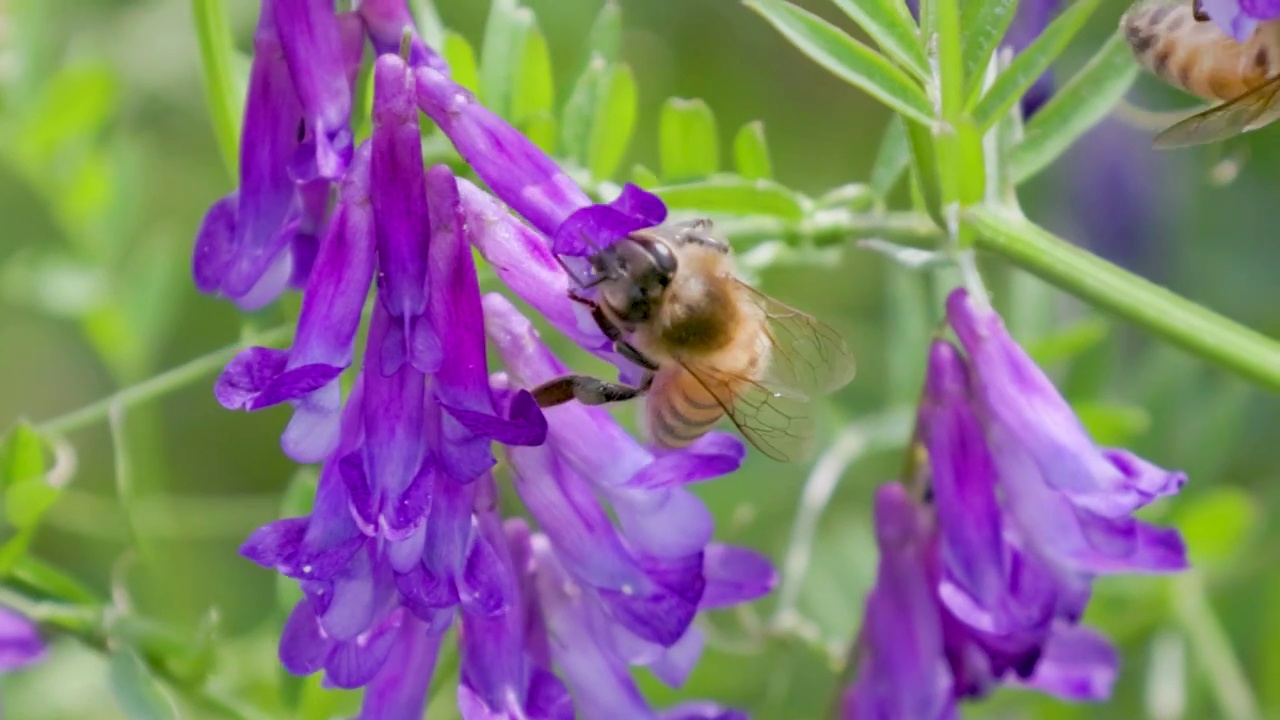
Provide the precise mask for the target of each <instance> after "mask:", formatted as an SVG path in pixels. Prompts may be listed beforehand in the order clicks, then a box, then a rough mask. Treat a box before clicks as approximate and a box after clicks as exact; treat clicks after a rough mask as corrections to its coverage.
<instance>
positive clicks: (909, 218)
mask: <svg viewBox="0 0 1280 720" xmlns="http://www.w3.org/2000/svg"><path fill="white" fill-rule="evenodd" d="M717 227H718V228H719V229H721V230H722V231H723V232H724V234H725V235H727V236H729V237H730V238H732V239H733V241H734V242H735V243H737V242H741V243H743V244H746V245H750V244H752V243H753V242H760V241H764V240H775V239H778V238H790V239H792V240H804V241H807V242H811V243H813V244H814V245H817V246H819V247H822V246H828V245H835V244H838V243H844V242H848V241H850V240H862V239H865V238H879V239H882V240H889V241H891V242H895V243H898V244H900V245H909V246H911V247H919V248H926V249H933V248H936V247H937V246H938V242H939V239H940V238H941V233H942V231H941V230H940V229H939V228H938V226H937V225H936V224H935V223H934V222H933V221H932V220H930V219H929V216H928V215H924V214H922V213H915V212H880V213H856V212H851V211H848V210H823V211H821V212H819V213H817V214H815V215H814V216H812V217H809V218H806V219H804V220H802V221H801V222H798V223H797V222H792V221H789V220H783V219H780V218H776V217H752V218H743V219H742V220H726V221H725V222H724V223H720V224H718V225H717Z"/></svg>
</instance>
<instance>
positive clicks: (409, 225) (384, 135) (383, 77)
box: [371, 55, 439, 374]
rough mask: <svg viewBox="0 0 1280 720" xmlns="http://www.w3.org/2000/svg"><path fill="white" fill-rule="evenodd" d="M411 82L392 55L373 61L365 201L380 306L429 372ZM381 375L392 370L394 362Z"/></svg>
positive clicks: (405, 352) (409, 355)
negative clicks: (373, 230)
mask: <svg viewBox="0 0 1280 720" xmlns="http://www.w3.org/2000/svg"><path fill="white" fill-rule="evenodd" d="M412 83H413V79H412V75H411V73H410V72H409V68H408V66H406V65H405V63H404V61H403V60H401V59H400V57H399V56H397V55H382V56H381V57H379V58H378V60H377V63H376V64H375V66H374V103H373V139H372V144H373V160H372V172H371V178H372V185H373V191H372V201H373V214H374V217H375V218H376V221H377V228H378V233H377V234H378V257H379V262H380V267H381V268H383V275H382V277H381V285H380V292H379V293H378V295H379V299H380V301H381V303H382V306H383V307H384V308H386V310H387V312H388V313H389V314H390V315H391V317H392V318H393V319H394V320H395V322H394V323H392V327H394V328H395V329H396V330H395V333H396V334H395V335H393V337H399V338H400V343H401V346H402V355H400V356H394V355H388V357H389V358H390V357H396V358H397V359H402V360H408V361H410V362H412V363H413V364H414V366H415V367H417V368H418V369H419V370H420V371H422V372H434V371H435V370H436V367H437V366H438V364H439V358H438V357H429V356H428V357H424V356H423V354H422V350H423V349H433V348H436V347H438V344H437V343H435V341H434V339H431V340H428V339H426V338H424V337H422V336H423V335H424V334H425V335H428V336H429V335H432V334H433V333H432V331H431V330H430V329H429V323H428V324H427V325H422V323H426V322H427V321H426V320H425V319H424V318H423V317H422V315H423V313H425V312H426V310H427V264H426V248H425V247H424V243H423V241H422V239H423V238H424V237H427V234H428V231H429V228H428V225H427V217H428V215H427V185H426V174H425V172H424V171H423V168H422V137H421V134H420V131H419V128H418V112H417V108H416V107H415V106H414V97H413V85H412ZM386 360H387V358H384V362H383V367H382V372H383V373H384V374H390V373H391V372H394V371H395V370H396V369H397V368H398V367H399V363H398V362H395V363H392V364H391V366H388V365H387V362H386Z"/></svg>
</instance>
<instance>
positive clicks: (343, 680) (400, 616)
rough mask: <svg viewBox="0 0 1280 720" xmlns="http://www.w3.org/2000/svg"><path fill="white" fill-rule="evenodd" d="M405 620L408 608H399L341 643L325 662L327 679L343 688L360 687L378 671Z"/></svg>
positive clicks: (385, 660)
mask: <svg viewBox="0 0 1280 720" xmlns="http://www.w3.org/2000/svg"><path fill="white" fill-rule="evenodd" d="M404 622H406V617H405V611H404V610H403V609H396V610H393V611H391V612H390V613H388V614H387V616H386V617H385V618H383V619H382V620H381V621H380V622H379V623H378V624H376V625H375V626H373V627H372V628H370V629H369V630H368V631H367V632H365V633H363V634H361V635H360V637H358V638H354V639H352V640H348V641H345V642H340V643H338V644H337V645H336V646H335V647H334V649H333V650H332V651H331V652H330V653H329V658H328V660H327V662H325V666H324V669H325V679H326V680H328V681H329V682H330V683H331V684H333V686H335V687H340V688H358V687H363V686H364V685H366V684H368V683H369V681H371V680H373V678H374V677H375V676H376V675H377V674H378V671H379V670H381V669H382V667H383V665H384V664H385V663H386V662H387V658H388V657H390V655H391V648H392V647H393V646H394V645H395V643H396V640H397V639H398V638H399V630H400V626H401V625H402V624H403V623H404Z"/></svg>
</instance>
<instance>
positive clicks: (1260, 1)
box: [1195, 0, 1280, 42]
mask: <svg viewBox="0 0 1280 720" xmlns="http://www.w3.org/2000/svg"><path fill="white" fill-rule="evenodd" d="M1195 2H1196V8H1197V9H1198V10H1201V11H1203V12H1204V14H1206V15H1208V16H1209V19H1211V20H1213V22H1214V23H1216V24H1217V25H1218V27H1220V28H1222V31H1223V32H1225V33H1226V34H1228V35H1230V36H1231V37H1233V38H1235V40H1236V42H1244V41H1246V40H1248V39H1249V38H1250V37H1251V36H1252V35H1253V31H1254V30H1256V29H1257V28H1258V23H1259V22H1262V21H1264V20H1275V19H1276V18H1280V2H1277V1H1276V0H1195Z"/></svg>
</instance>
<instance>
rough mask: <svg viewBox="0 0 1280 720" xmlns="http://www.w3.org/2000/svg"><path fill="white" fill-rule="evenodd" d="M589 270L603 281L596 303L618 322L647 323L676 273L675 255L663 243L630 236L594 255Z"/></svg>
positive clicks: (669, 247) (644, 237) (643, 237)
mask: <svg viewBox="0 0 1280 720" xmlns="http://www.w3.org/2000/svg"><path fill="white" fill-rule="evenodd" d="M591 264H592V267H593V269H594V270H595V272H596V273H598V274H599V276H601V277H603V278H604V279H603V280H602V281H601V282H600V300H601V302H602V304H604V305H605V306H606V307H607V308H608V309H609V311H610V312H612V313H613V314H614V316H616V317H617V318H618V319H619V320H621V321H623V322H626V323H639V322H643V321H645V320H648V319H649V317H650V315H652V314H653V311H654V309H655V308H656V306H657V304H658V303H659V302H660V301H661V299H662V296H663V294H664V293H665V292H666V290H667V287H668V286H669V285H670V284H671V279H672V278H673V277H675V273H676V266H677V262H676V254H675V251H674V250H672V249H671V246H670V245H668V244H667V243H666V242H664V241H662V240H660V239H658V238H656V237H653V236H651V235H649V234H645V233H633V234H631V235H628V236H627V237H625V238H623V239H621V240H619V241H618V242H616V243H614V244H613V245H612V246H610V247H608V248H606V249H604V250H602V251H600V252H598V253H596V254H595V255H594V256H593V257H592V258H591Z"/></svg>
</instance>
